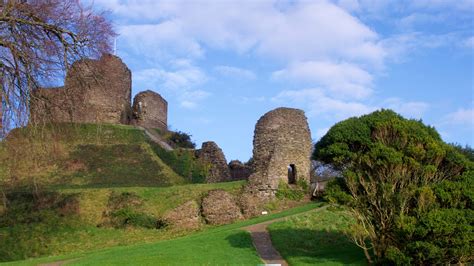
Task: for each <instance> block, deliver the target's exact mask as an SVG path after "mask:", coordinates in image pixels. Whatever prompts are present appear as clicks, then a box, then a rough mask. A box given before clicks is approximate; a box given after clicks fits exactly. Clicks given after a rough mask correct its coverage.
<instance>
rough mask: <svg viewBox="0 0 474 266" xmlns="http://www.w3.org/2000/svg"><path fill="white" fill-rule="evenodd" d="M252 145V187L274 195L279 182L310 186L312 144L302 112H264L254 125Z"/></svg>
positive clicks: (250, 182)
mask: <svg viewBox="0 0 474 266" xmlns="http://www.w3.org/2000/svg"><path fill="white" fill-rule="evenodd" d="M253 145H254V146H253V159H254V164H253V166H254V173H253V174H252V175H251V176H250V177H249V184H250V185H251V186H252V187H255V188H256V189H258V190H259V191H261V192H264V193H266V194H271V195H273V194H274V192H275V191H276V190H277V189H278V185H279V183H280V182H284V183H287V184H290V185H291V184H296V183H297V182H301V181H302V182H305V183H307V184H308V185H309V182H310V168H311V161H310V156H311V148H312V143H311V133H310V130H309V126H308V122H307V119H306V116H305V114H304V112H303V111H302V110H299V109H293V108H277V109H275V110H273V111H270V112H268V113H266V114H265V115H264V116H262V117H261V118H260V119H259V120H258V122H257V124H256V126H255V132H254V139H253Z"/></svg>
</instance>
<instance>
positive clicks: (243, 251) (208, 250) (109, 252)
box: [5, 203, 321, 265]
mask: <svg viewBox="0 0 474 266" xmlns="http://www.w3.org/2000/svg"><path fill="white" fill-rule="evenodd" d="M320 205H321V204H319V203H318V204H314V203H311V204H307V205H304V206H300V207H296V208H293V209H290V210H287V211H283V212H281V213H276V214H272V215H267V216H261V217H258V218H254V219H251V220H247V221H241V222H238V223H235V224H230V225H224V226H220V227H215V228H211V229H205V230H204V231H202V232H198V233H195V234H192V235H188V236H185V237H181V238H178V239H172V240H164V241H159V242H156V243H151V244H140V245H134V246H126V247H115V248H109V249H106V250H102V251H94V252H83V253H77V254H73V255H66V256H60V257H49V258H40V259H33V260H26V261H18V262H11V263H6V264H5V265H37V264H39V263H46V262H54V261H60V260H71V261H70V262H69V263H70V264H72V265H117V264H120V265H127V264H128V265H130V264H134V265H236V264H238V265H257V264H259V263H261V261H260V258H259V257H258V255H257V253H256V251H255V249H254V247H253V245H252V240H251V238H250V235H249V234H248V233H247V232H245V231H242V230H241V229H240V228H241V227H244V226H248V225H251V224H256V223H260V222H263V221H267V220H271V219H276V218H280V217H285V216H289V215H294V214H297V213H301V212H305V211H309V210H311V209H314V208H317V207H319V206H320Z"/></svg>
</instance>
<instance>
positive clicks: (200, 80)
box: [133, 59, 210, 109]
mask: <svg viewBox="0 0 474 266" xmlns="http://www.w3.org/2000/svg"><path fill="white" fill-rule="evenodd" d="M170 65H171V70H166V69H163V68H148V69H143V70H140V71H136V72H135V73H134V76H133V79H134V82H137V83H139V84H140V85H141V86H143V87H153V88H157V89H160V90H162V89H163V90H167V91H169V92H170V93H171V94H172V95H174V96H175V97H176V98H177V99H178V101H179V103H180V106H181V107H183V108H187V109H193V108H196V107H197V106H198V103H199V102H201V101H202V100H204V99H206V98H207V97H208V96H209V95H210V93H209V92H206V91H204V90H200V89H197V88H198V87H199V86H200V85H202V84H204V83H205V82H206V81H207V80H208V78H207V75H206V74H205V73H204V72H203V71H202V70H201V69H200V68H199V67H196V66H194V65H192V64H191V62H189V61H188V60H183V59H179V60H174V61H172V62H170Z"/></svg>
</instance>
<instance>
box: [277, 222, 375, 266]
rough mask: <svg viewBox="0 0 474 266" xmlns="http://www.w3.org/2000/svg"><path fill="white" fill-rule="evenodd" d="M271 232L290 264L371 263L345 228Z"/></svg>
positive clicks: (288, 229)
mask: <svg viewBox="0 0 474 266" xmlns="http://www.w3.org/2000/svg"><path fill="white" fill-rule="evenodd" d="M270 235H271V238H272V243H273V246H274V247H275V248H276V249H277V250H278V251H279V252H280V254H281V255H282V256H283V258H285V259H286V260H287V261H288V262H289V263H290V264H298V265H304V264H308V265H314V264H331V265H337V264H341V265H348V264H349V265H367V263H366V261H365V257H364V253H363V251H362V250H361V249H360V248H359V247H357V246H356V245H355V244H354V243H352V242H351V241H350V240H349V239H348V237H347V236H346V235H344V234H343V233H342V232H338V231H325V230H310V229H291V228H285V229H274V230H270Z"/></svg>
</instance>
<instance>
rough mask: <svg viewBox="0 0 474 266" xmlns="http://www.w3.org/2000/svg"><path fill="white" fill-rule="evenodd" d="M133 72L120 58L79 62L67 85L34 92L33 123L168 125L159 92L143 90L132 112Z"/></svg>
mask: <svg viewBox="0 0 474 266" xmlns="http://www.w3.org/2000/svg"><path fill="white" fill-rule="evenodd" d="M131 94H132V75H131V72H130V70H129V69H128V67H127V66H126V65H125V64H124V63H123V62H122V60H121V59H120V58H118V57H117V56H114V55H110V54H105V55H103V56H102V57H101V58H100V59H98V60H93V59H83V60H80V61H77V62H75V63H74V64H73V65H72V66H71V68H70V70H69V71H68V73H67V75H66V79H65V82H64V86H63V87H58V88H43V89H38V90H36V91H34V93H33V95H32V100H31V108H30V122H32V123H38V122H73V123H111V124H131V123H136V124H137V125H140V126H143V127H159V128H163V129H166V128H167V115H168V103H167V102H166V101H165V100H164V99H163V98H162V97H161V96H160V95H159V94H157V93H154V92H151V91H146V92H143V93H139V94H138V95H137V96H136V99H135V100H134V102H135V103H136V105H137V107H136V108H134V111H133V112H132V107H131Z"/></svg>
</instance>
